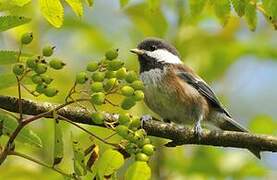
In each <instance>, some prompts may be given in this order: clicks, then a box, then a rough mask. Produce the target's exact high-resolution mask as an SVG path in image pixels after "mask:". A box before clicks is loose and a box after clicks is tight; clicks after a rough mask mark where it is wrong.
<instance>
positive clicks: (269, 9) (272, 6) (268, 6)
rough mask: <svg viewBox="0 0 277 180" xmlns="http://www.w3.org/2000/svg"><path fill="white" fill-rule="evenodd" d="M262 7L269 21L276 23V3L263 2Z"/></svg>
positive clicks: (264, 0)
mask: <svg viewBox="0 0 277 180" xmlns="http://www.w3.org/2000/svg"><path fill="white" fill-rule="evenodd" d="M263 6H264V9H265V11H266V14H267V15H268V16H269V18H270V20H271V21H272V22H275V23H277V1H276V0H263Z"/></svg>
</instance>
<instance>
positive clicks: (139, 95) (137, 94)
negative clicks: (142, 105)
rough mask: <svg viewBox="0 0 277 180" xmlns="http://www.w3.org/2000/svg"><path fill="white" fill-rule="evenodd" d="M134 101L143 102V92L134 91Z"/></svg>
mask: <svg viewBox="0 0 277 180" xmlns="http://www.w3.org/2000/svg"><path fill="white" fill-rule="evenodd" d="M134 99H135V100H136V101H141V100H143V99H144V93H143V91H141V90H136V91H135V92H134Z"/></svg>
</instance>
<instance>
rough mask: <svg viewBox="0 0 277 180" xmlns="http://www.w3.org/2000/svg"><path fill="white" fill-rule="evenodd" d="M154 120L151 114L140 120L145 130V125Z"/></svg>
mask: <svg viewBox="0 0 277 180" xmlns="http://www.w3.org/2000/svg"><path fill="white" fill-rule="evenodd" d="M151 120H153V118H152V116H150V115H149V114H146V115H143V116H141V118H140V126H141V127H142V128H143V124H144V123H145V122H147V121H151Z"/></svg>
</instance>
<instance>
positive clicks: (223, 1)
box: [213, 0, 231, 26]
mask: <svg viewBox="0 0 277 180" xmlns="http://www.w3.org/2000/svg"><path fill="white" fill-rule="evenodd" d="M213 5H214V11H215V15H216V16H217V17H218V18H219V20H220V23H221V24H222V25H223V26H224V25H226V24H227V22H228V20H229V17H230V12H231V5H230V2H229V0H214V1H213Z"/></svg>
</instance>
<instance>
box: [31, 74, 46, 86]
mask: <svg viewBox="0 0 277 180" xmlns="http://www.w3.org/2000/svg"><path fill="white" fill-rule="evenodd" d="M31 79H32V82H33V83H35V84H41V83H43V79H42V77H41V76H40V75H38V74H34V75H33V76H32V77H31Z"/></svg>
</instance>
